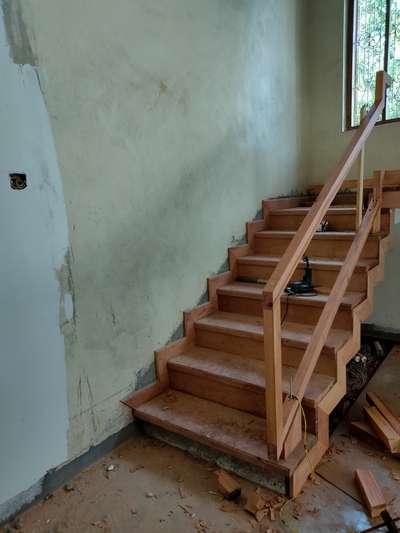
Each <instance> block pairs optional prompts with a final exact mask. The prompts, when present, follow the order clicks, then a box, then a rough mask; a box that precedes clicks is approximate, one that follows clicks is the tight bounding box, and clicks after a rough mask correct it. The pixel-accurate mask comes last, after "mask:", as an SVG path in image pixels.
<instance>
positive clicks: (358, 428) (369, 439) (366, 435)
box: [350, 422, 385, 450]
mask: <svg viewBox="0 0 400 533" xmlns="http://www.w3.org/2000/svg"><path fill="white" fill-rule="evenodd" d="M350 433H351V435H353V436H354V437H357V438H358V439H360V440H361V441H363V442H366V443H367V444H370V445H372V446H374V447H377V448H380V449H382V450H383V449H384V447H385V445H384V443H383V442H382V440H381V439H380V438H379V436H378V435H377V434H376V433H375V431H374V430H373V428H372V427H371V425H370V424H369V423H368V422H350Z"/></svg>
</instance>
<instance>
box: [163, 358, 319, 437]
mask: <svg viewBox="0 0 400 533" xmlns="http://www.w3.org/2000/svg"><path fill="white" fill-rule="evenodd" d="M168 372H169V376H170V383H171V387H172V388H173V389H175V390H179V391H181V392H186V393H188V394H192V395H194V396H198V397H199V398H203V399H205V400H210V401H213V402H217V403H220V404H222V405H225V406H226V407H232V408H234V409H240V410H241V411H246V412H247V413H250V414H253V415H256V416H261V417H265V392H264V390H261V389H260V390H254V388H250V387H244V386H237V385H236V386H234V385H231V384H229V383H227V382H225V381H223V380H220V379H215V377H214V376H207V375H205V376H199V375H193V374H188V373H187V372H182V371H180V370H179V369H176V368H173V367H172V368H171V367H168ZM303 408H304V411H305V413H306V418H307V430H308V431H309V432H310V433H314V434H315V433H316V413H315V409H314V408H313V407H310V406H307V405H303Z"/></svg>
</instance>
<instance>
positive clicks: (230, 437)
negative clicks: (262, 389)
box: [134, 390, 315, 478]
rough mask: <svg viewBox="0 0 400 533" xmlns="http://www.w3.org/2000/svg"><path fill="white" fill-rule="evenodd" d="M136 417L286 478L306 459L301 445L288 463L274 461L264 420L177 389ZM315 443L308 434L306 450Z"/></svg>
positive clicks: (139, 410) (146, 405)
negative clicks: (276, 472) (268, 444)
mask: <svg viewBox="0 0 400 533" xmlns="http://www.w3.org/2000/svg"><path fill="white" fill-rule="evenodd" d="M134 416H135V417H136V418H139V419H142V420H145V421H146V422H150V423H151V424H154V425H156V426H160V427H162V428H164V429H166V430H168V431H172V432H174V433H178V434H180V435H183V436H184V437H187V438H190V439H192V440H195V441H197V442H200V443H202V444H205V445H206V446H209V447H211V448H214V449H217V450H219V451H221V452H223V453H227V454H229V455H232V456H233V457H237V458H239V459H241V460H244V461H246V462H249V463H252V464H255V465H257V466H258V467H260V468H262V469H264V470H269V471H279V472H280V473H281V474H283V475H284V476H285V477H287V478H290V477H291V475H292V473H293V472H294V470H295V469H296V467H297V465H298V464H299V463H300V462H301V461H302V459H303V458H304V453H305V452H304V450H303V448H302V447H301V446H300V447H299V448H298V449H297V450H295V451H294V452H293V453H292V454H291V455H290V457H289V458H288V459H287V460H284V461H283V460H282V461H275V460H273V459H271V458H270V457H269V456H268V449H267V445H266V423H265V419H264V418H261V417H257V416H254V415H251V414H248V413H245V412H243V411H239V410H237V409H232V408H230V407H225V406H223V405H220V404H218V403H214V402H211V401H208V400H203V399H201V398H197V397H195V396H191V395H189V394H184V393H182V392H178V391H175V390H169V391H167V392H165V393H162V394H160V395H159V396H156V397H155V398H153V399H152V400H150V401H148V402H146V403H144V404H142V405H141V406H139V407H137V408H135V409H134ZM314 443H315V436H314V435H308V436H307V447H308V448H311V446H313V444H314Z"/></svg>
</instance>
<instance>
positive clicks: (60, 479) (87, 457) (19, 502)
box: [0, 422, 138, 526]
mask: <svg viewBox="0 0 400 533" xmlns="http://www.w3.org/2000/svg"><path fill="white" fill-rule="evenodd" d="M137 433H138V426H137V424H136V423H135V422H131V423H130V424H129V425H128V426H125V427H124V428H122V429H121V430H120V431H118V432H117V433H115V434H114V435H111V436H110V437H107V438H106V439H105V440H104V441H103V442H101V443H100V444H97V445H96V446H93V447H92V448H90V449H89V450H88V451H87V452H85V453H83V454H82V455H80V456H79V457H77V458H76V459H74V460H73V461H71V462H69V463H66V464H64V465H62V466H60V467H58V468H53V469H52V470H49V471H48V472H47V473H46V475H45V476H44V477H43V478H42V479H40V480H39V481H37V482H36V483H35V484H34V485H32V487H30V488H29V489H27V490H26V491H24V492H21V493H20V494H17V496H14V497H13V498H11V499H10V500H8V501H7V502H5V503H3V504H1V505H0V526H1V525H2V524H4V523H6V522H9V521H10V520H12V519H13V518H14V517H15V516H16V515H17V514H19V513H21V512H22V511H25V510H26V509H28V508H29V507H30V506H31V505H33V504H34V503H36V502H37V501H39V500H43V499H45V498H46V497H48V496H50V495H51V494H52V493H53V492H54V491H56V490H57V489H58V488H60V487H61V486H62V485H65V483H67V482H68V481H70V480H71V479H72V478H73V477H75V476H76V475H77V474H79V473H80V472H81V471H82V470H83V469H84V468H87V467H88V466H90V465H92V464H93V463H95V462H96V461H98V460H99V459H101V458H102V457H104V456H105V455H107V454H108V453H110V452H111V451H113V450H114V449H115V448H116V447H117V446H119V445H120V444H122V443H123V442H125V441H126V440H128V439H129V438H131V437H133V436H134V435H136V434H137Z"/></svg>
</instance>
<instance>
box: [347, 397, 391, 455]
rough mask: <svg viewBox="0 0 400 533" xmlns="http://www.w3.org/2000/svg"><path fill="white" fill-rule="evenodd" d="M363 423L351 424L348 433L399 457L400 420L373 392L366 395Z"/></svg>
mask: <svg viewBox="0 0 400 533" xmlns="http://www.w3.org/2000/svg"><path fill="white" fill-rule="evenodd" d="M366 398H367V402H368V406H365V407H364V415H365V421H364V422H351V423H350V431H351V433H352V434H353V435H354V436H355V437H358V438H360V439H361V440H365V441H367V442H369V443H370V444H372V445H374V446H377V447H379V448H384V449H385V450H387V451H389V452H390V453H391V454H392V455H394V456H396V457H400V418H399V417H398V416H396V415H395V414H394V413H393V411H392V410H391V409H390V407H389V406H388V405H387V404H386V403H385V402H384V401H383V400H382V398H380V397H379V396H378V395H377V394H375V393H374V392H368V393H367V396H366Z"/></svg>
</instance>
